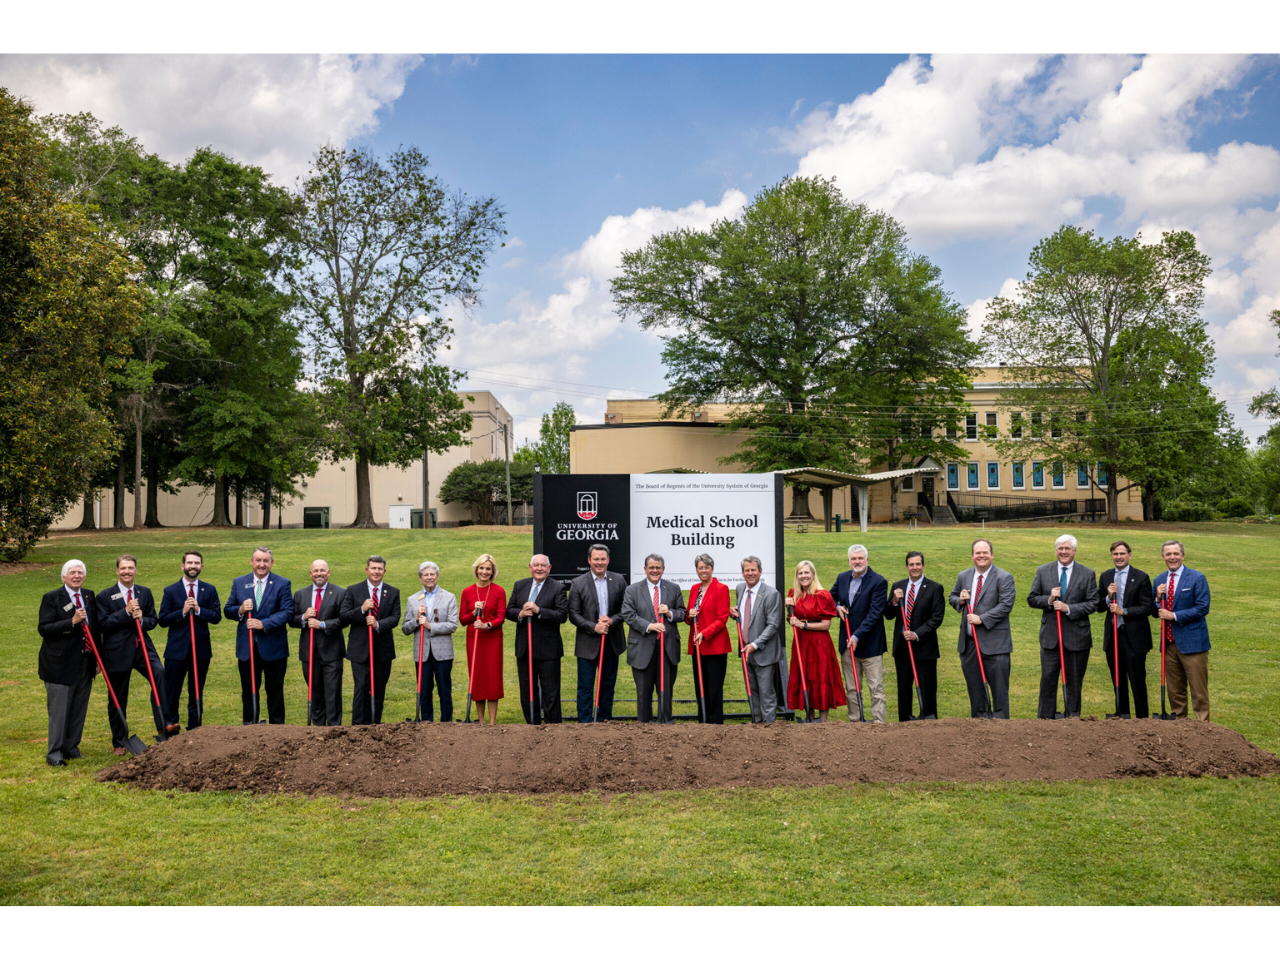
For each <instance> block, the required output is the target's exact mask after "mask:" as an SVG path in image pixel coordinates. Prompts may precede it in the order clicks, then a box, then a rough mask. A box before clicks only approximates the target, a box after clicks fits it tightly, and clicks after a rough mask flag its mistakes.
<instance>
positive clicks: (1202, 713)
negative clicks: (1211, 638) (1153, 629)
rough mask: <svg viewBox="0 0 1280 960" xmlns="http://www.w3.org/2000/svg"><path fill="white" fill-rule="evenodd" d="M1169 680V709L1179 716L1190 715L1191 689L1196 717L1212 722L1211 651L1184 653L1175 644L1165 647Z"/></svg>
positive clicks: (1165, 662)
mask: <svg viewBox="0 0 1280 960" xmlns="http://www.w3.org/2000/svg"><path fill="white" fill-rule="evenodd" d="M1164 671H1165V683H1166V684H1167V685H1168V687H1169V708H1170V709H1171V710H1172V711H1173V712H1174V713H1175V714H1176V715H1177V716H1179V717H1185V716H1186V715H1187V688H1188V687H1190V688H1191V706H1192V708H1193V709H1194V710H1195V712H1196V719H1197V720H1203V721H1205V722H1206V723H1207V722H1208V721H1209V651H1208V650H1206V651H1205V652H1204V653H1183V652H1182V651H1180V650H1179V649H1178V648H1177V647H1176V646H1175V645H1174V644H1172V643H1170V644H1168V645H1167V646H1166V647H1165V648H1164Z"/></svg>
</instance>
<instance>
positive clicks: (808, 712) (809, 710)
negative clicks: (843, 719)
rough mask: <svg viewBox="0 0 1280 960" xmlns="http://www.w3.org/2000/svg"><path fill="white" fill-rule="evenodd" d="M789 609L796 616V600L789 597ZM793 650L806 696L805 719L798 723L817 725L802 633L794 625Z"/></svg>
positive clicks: (801, 689)
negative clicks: (811, 700) (810, 697)
mask: <svg viewBox="0 0 1280 960" xmlns="http://www.w3.org/2000/svg"><path fill="white" fill-rule="evenodd" d="M787 608H788V610H789V612H790V613H791V615H792V616H795V600H794V599H793V598H791V597H787ZM791 642H792V645H793V646H792V649H793V650H795V652H796V662H797V663H798V664H800V693H801V694H802V695H803V696H804V719H803V720H801V719H800V718H799V717H796V723H817V722H818V721H817V720H815V719H814V716H813V707H812V706H810V704H809V681H808V678H807V677H805V675H804V651H803V650H801V649H800V631H799V630H798V629H797V628H796V627H795V625H794V624H793V625H792V627H791Z"/></svg>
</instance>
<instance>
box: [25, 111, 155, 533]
mask: <svg viewBox="0 0 1280 960" xmlns="http://www.w3.org/2000/svg"><path fill="white" fill-rule="evenodd" d="M133 273H134V268H133V267H132V266H131V264H130V263H129V261H128V258H127V257H126V256H125V255H124V252H123V251H122V250H121V249H120V247H119V246H118V245H117V244H116V243H114V242H113V241H112V240H111V239H110V238H109V237H107V236H104V235H103V233H102V231H100V230H99V229H98V228H96V227H95V226H94V225H93V224H92V223H91V222H90V221H89V220H88V219H87V218H86V216H85V215H84V212H83V210H82V209H81V208H80V207H79V206H77V205H75V204H72V203H68V202H66V201H64V200H61V199H59V197H58V195H57V193H56V189H55V186H54V184H53V182H52V181H51V178H50V173H49V154H48V142H47V140H46V139H45V138H44V136H43V135H42V134H41V132H40V130H39V127H38V126H37V125H36V123H35V121H34V120H33V118H32V111H31V108H30V106H29V105H28V104H26V103H24V102H22V101H21V100H18V99H17V98H15V97H13V96H12V95H11V94H10V93H9V92H8V91H7V90H5V89H3V88H0V369H3V370H4V376H3V377H2V378H0V554H2V555H3V556H5V557H6V558H16V557H19V556H21V555H23V554H24V553H25V552H26V551H27V550H28V549H29V548H30V547H31V545H32V544H33V543H34V542H35V541H36V540H37V539H39V538H40V537H42V536H44V535H45V533H47V532H48V529H49V526H50V525H51V524H52V523H53V521H54V519H55V518H56V517H58V516H60V515H61V514H63V513H65V512H66V511H67V510H68V509H69V508H70V507H71V505H72V504H74V503H75V502H76V501H77V500H78V499H80V497H82V496H83V495H84V493H85V488H86V485H87V484H88V482H89V480H90V478H92V477H93V476H94V474H96V473H97V471H98V470H100V469H101V468H102V467H103V466H104V465H105V464H107V463H109V462H110V460H111V457H112V455H113V454H114V452H115V449H116V447H117V445H118V443H119V440H118V438H117V437H116V431H115V429H114V425H113V424H112V422H111V418H110V416H109V414H108V413H107V411H106V409H105V405H106V399H107V395H108V373H109V371H110V369H111V368H112V367H113V365H115V364H116V363H118V361H119V357H120V355H121V353H122V347H123V344H124V342H125V339H126V338H127V337H128V335H129V333H130V332H131V331H132V330H133V328H134V327H135V326H136V325H137V323H138V320H139V317H140V315H141V311H142V298H141V295H140V292H139V290H138V288H137V286H136V284H135V282H134V279H133Z"/></svg>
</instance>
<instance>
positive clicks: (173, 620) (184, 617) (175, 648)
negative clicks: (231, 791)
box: [156, 550, 222, 733]
mask: <svg viewBox="0 0 1280 960" xmlns="http://www.w3.org/2000/svg"><path fill="white" fill-rule="evenodd" d="M203 569H204V557H202V556H201V555H200V554H199V552H198V551H195V550H188V551H187V552H186V553H184V554H183V555H182V579H181V580H179V581H178V582H177V583H171V584H169V586H167V587H165V588H164V594H163V595H162V596H161V597H160V613H159V615H158V616H157V617H156V619H157V620H158V621H159V623H160V626H162V627H168V628H169V638H168V640H167V642H166V643H165V647H164V685H165V692H166V693H167V694H168V696H169V702H168V704H167V705H166V707H165V722H166V724H167V725H168V726H169V729H170V731H171V732H173V733H176V732H177V726H178V701H179V700H181V699H182V682H183V678H185V679H186V681H187V729H188V730H194V729H195V728H196V727H198V726H200V719H201V717H200V714H201V708H200V707H201V705H202V704H203V701H204V685H205V681H206V680H207V679H208V676H209V661H210V660H211V659H213V647H212V646H211V645H210V643H209V625H210V624H212V623H221V622H222V604H220V603H219V602H218V588H217V587H215V586H214V585H213V584H211V583H206V582H205V581H204V580H201V579H200V571H201V570H203ZM197 685H198V689H199V691H200V698H199V699H200V704H197V702H196V701H197V698H196V690H197Z"/></svg>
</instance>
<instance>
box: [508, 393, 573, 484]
mask: <svg viewBox="0 0 1280 960" xmlns="http://www.w3.org/2000/svg"><path fill="white" fill-rule="evenodd" d="M577 422H578V418H577V416H576V415H575V414H574V412H573V406H572V405H570V404H568V403H564V402H563V401H560V402H558V403H557V404H556V405H555V406H554V407H552V408H551V412H550V413H544V414H543V415H542V425H541V427H539V429H538V441H537V443H524V444H521V445H520V449H518V450H517V451H516V452H515V453H514V454H512V455H511V460H512V462H513V463H527V464H528V465H529V466H533V465H534V464H537V465H538V468H539V469H540V470H541V471H542V472H543V473H568V472H569V428H570V427H572V426H573V425H574V424H576V423H577Z"/></svg>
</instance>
